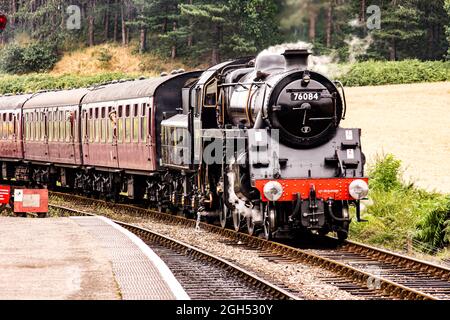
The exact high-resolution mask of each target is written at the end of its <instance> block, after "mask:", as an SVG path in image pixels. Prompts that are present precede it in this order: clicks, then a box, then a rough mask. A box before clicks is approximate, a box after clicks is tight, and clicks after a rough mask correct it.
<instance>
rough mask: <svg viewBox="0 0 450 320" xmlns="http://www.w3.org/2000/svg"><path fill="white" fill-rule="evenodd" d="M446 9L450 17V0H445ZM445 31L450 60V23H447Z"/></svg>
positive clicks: (449, 58)
mask: <svg viewBox="0 0 450 320" xmlns="http://www.w3.org/2000/svg"><path fill="white" fill-rule="evenodd" d="M444 6H445V10H446V11H447V16H448V17H450V0H445V5H444ZM445 32H446V34H447V43H448V51H447V59H448V60H450V23H447V26H446V27H445Z"/></svg>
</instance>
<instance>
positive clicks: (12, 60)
mask: <svg viewBox="0 0 450 320" xmlns="http://www.w3.org/2000/svg"><path fill="white" fill-rule="evenodd" d="M57 61H58V54H57V50H56V47H55V46H53V45H50V44H47V43H41V42H36V43H32V44H29V45H27V46H24V47H22V46H19V45H17V44H12V45H9V46H7V47H5V48H4V49H3V50H2V51H1V52H0V69H1V70H2V71H3V72H6V73H10V74H24V73H30V72H44V71H48V70H50V69H51V68H53V66H54V65H55V63H56V62H57Z"/></svg>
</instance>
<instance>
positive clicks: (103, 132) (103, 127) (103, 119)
mask: <svg viewBox="0 0 450 320" xmlns="http://www.w3.org/2000/svg"><path fill="white" fill-rule="evenodd" d="M106 123H107V119H106V108H105V107H103V108H102V112H101V120H100V127H101V130H100V131H101V132H100V133H101V136H100V141H101V142H102V143H105V142H106V126H107V124H106Z"/></svg>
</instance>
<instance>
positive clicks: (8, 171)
mask: <svg viewBox="0 0 450 320" xmlns="http://www.w3.org/2000/svg"><path fill="white" fill-rule="evenodd" d="M30 98H31V95H29V94H26V95H16V96H3V97H0V101H1V103H0V164H1V171H0V178H1V177H3V178H4V179H7V178H10V177H12V176H13V175H14V172H13V171H14V167H15V165H14V164H15V163H17V162H19V161H20V160H21V159H22V157H23V144H22V126H21V121H22V106H23V104H24V103H25V102H26V101H27V100H28V99H30Z"/></svg>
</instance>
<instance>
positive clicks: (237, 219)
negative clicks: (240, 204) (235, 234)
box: [233, 210, 242, 231]
mask: <svg viewBox="0 0 450 320" xmlns="http://www.w3.org/2000/svg"><path fill="white" fill-rule="evenodd" d="M241 220H242V217H241V214H240V213H239V211H237V210H234V211H233V227H234V231H239V230H240V229H241Z"/></svg>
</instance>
